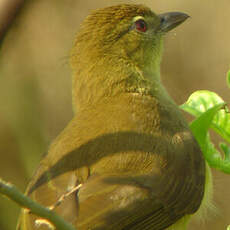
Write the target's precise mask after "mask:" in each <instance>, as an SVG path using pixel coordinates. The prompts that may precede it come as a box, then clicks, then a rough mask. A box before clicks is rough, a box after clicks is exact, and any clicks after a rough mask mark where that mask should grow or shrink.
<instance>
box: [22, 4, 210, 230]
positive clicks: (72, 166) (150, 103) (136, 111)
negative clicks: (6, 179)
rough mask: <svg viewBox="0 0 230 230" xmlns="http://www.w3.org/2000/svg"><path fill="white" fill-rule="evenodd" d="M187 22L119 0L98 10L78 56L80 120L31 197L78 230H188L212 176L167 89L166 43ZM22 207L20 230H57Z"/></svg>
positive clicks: (74, 61) (75, 90) (55, 148)
mask: <svg viewBox="0 0 230 230" xmlns="http://www.w3.org/2000/svg"><path fill="white" fill-rule="evenodd" d="M188 17H189V16H188V15H187V14H185V13H182V12H167V13H162V14H156V13H154V12H153V11H152V10H151V9H150V8H148V7H147V6H145V5H139V4H119V5H115V6H109V7H106V8H102V9H97V10H94V11H92V12H91V13H90V14H89V16H88V17H86V19H85V20H84V21H83V23H82V24H81V27H80V30H79V32H78V33H77V35H76V39H75V42H74V44H73V48H72V51H71V55H70V64H71V68H72V72H73V74H72V99H73V103H72V106H73V111H74V115H73V118H72V120H71V121H70V122H69V124H68V125H67V126H66V127H65V128H64V130H63V131H62V132H61V133H60V134H59V135H58V137H57V138H56V139H55V140H54V141H53V142H52V143H51V145H50V147H49V149H48V153H47V154H46V155H45V156H44V157H43V159H42V160H41V162H40V164H39V166H38V168H37V170H36V171H35V174H34V175H33V177H32V179H31V181H30V183H29V185H28V187H27V189H26V195H28V196H29V197H30V198H32V199H33V200H35V201H36V202H38V203H39V204H41V205H43V206H45V207H49V208H50V209H52V210H54V211H55V212H56V213H57V214H59V215H60V216H61V217H63V218H64V219H65V220H66V221H68V222H70V223H72V224H73V226H75V227H76V229H77V230H89V229H90V230H163V229H168V230H185V229H187V226H188V223H189V222H190V220H191V217H192V216H195V217H198V216H200V215H202V213H203V212H205V210H206V209H207V207H208V204H209V203H210V200H211V196H212V178H211V173H210V170H209V167H208V165H207V164H206V162H205V159H204V157H203V154H202V152H201V149H200V147H199V145H198V143H197V141H196V139H195V137H194V136H193V134H192V132H191V131H190V129H189V125H188V123H187V121H186V119H185V118H184V117H183V114H182V113H181V111H180V109H179V107H178V106H177V105H176V103H175V102H174V101H173V99H172V98H171V97H170V95H169V94H168V93H167V91H166V89H165V88H164V86H163V85H162V83H161V78H160V63H161V59H162V53H163V39H164V37H165V35H166V34H167V32H169V31H171V30H172V29H174V28H175V27H177V26H178V25H180V24H181V23H183V22H184V21H186V19H187V18H188ZM50 225H51V224H49V222H47V221H45V220H42V219H41V218H39V216H36V215H34V214H32V213H30V212H29V211H28V210H26V209H23V210H22V214H21V217H20V220H19V228H18V229H20V230H35V229H38V230H39V229H42V230H44V229H50Z"/></svg>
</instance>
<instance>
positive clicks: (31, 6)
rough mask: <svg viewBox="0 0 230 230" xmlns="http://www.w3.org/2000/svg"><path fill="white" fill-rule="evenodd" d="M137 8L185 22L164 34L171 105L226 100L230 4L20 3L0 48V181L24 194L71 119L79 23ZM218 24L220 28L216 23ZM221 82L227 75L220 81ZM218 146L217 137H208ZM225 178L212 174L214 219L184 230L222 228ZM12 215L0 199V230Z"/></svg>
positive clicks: (208, 0)
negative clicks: (72, 55) (179, 15)
mask: <svg viewBox="0 0 230 230" xmlns="http://www.w3.org/2000/svg"><path fill="white" fill-rule="evenodd" d="M124 2H125V3H130V2H132V3H143V4H146V5H148V6H149V7H151V8H152V9H153V10H154V11H156V12H157V13H158V12H159V13H161V12H167V11H174V10H175V11H184V12H186V13H188V14H189V15H190V16H191V19H190V20H188V21H187V22H186V23H184V24H183V25H182V26H180V27H178V28H177V29H176V30H175V31H172V32H171V33H170V34H168V36H167V38H166V40H165V54H164V58H163V63H162V78H163V82H164V84H165V85H166V87H167V89H168V90H169V92H170V94H171V95H172V97H173V98H174V99H175V100H176V102H177V103H178V104H181V103H183V102H184V101H185V100H186V98H187V97H188V95H189V94H191V92H194V91H195V90H199V89H207V90H210V91H215V92H217V93H218V94H219V95H220V96H221V97H222V98H224V99H226V101H229V98H230V94H229V89H228V88H227V87H226V84H225V78H224V77H223V78H221V77H220V76H222V75H223V73H225V72H226V70H227V69H229V63H230V60H229V53H230V52H229V51H230V45H229V37H230V21H229V20H226V18H228V16H229V9H230V1H229V0H222V1H221V2H220V1H215V0H204V1H202V2H201V1H199V0H194V1H183V0H175V1H170V0H165V1H156V0H155V1H152V0H142V1H140V0H136V1H135V0H130V1H128V0H127V1H126V0H123V1H122V0H110V1H106V0H97V1H90V0H84V1H83V0H66V1H63V0H50V1H46V0H40V1H34V0H30V1H27V3H26V4H25V6H24V7H23V9H22V10H21V11H20V14H19V15H18V17H17V19H16V20H15V23H14V24H13V25H12V27H11V28H10V29H9V31H8V33H7V35H6V37H5V39H4V40H3V42H2V44H1V49H0V127H1V129H0V153H1V156H0V157H1V158H0V159H1V160H0V176H1V177H2V178H4V179H5V180H7V181H10V182H12V183H13V184H15V185H16V186H18V187H19V188H20V189H22V190H24V188H25V186H26V184H27V183H28V181H29V178H30V177H31V175H32V173H33V171H34V169H35V168H36V166H37V164H38V162H39V159H40V158H41V156H42V155H43V154H44V153H45V152H46V151H47V149H48V144H49V143H50V142H51V141H52V139H54V138H55V136H57V135H58V133H59V132H60V131H61V130H62V129H63V128H64V127H65V125H66V124H67V122H68V121H69V120H70V119H71V117H72V109H71V73H70V68H69V64H68V56H69V52H70V49H71V47H72V44H73V41H74V36H75V33H76V31H77V30H78V28H79V25H80V22H81V21H82V20H83V19H84V17H86V16H87V15H88V14H89V11H90V10H91V9H95V8H99V7H104V6H108V5H112V4H118V3H124ZM223 21H224V23H223ZM228 76H229V75H228ZM215 139H217V140H218V137H216V136H215ZM229 182H230V180H229V176H225V175H224V174H220V173H218V172H214V183H215V185H214V187H215V191H214V193H215V203H216V206H217V207H218V209H219V210H220V215H219V216H213V215H212V214H210V216H211V218H210V219H209V220H207V224H204V225H203V226H201V225H200V224H199V223H198V224H197V223H194V224H192V225H191V228H190V229H191V230H192V229H200V230H204V229H209V230H220V229H226V226H227V225H228V224H229V216H230V207H229V203H230V197H229V189H230V183H229ZM18 213H19V208H18V207H17V205H15V204H14V203H12V202H11V201H8V200H7V199H6V198H2V197H0V229H1V230H13V229H15V225H16V221H17V217H18Z"/></svg>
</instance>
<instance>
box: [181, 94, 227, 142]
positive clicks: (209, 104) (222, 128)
mask: <svg viewBox="0 0 230 230" xmlns="http://www.w3.org/2000/svg"><path fill="white" fill-rule="evenodd" d="M225 104H226V103H225V102H224V101H223V99H222V98H221V97H219V96H218V95H217V94H216V93H214V92H210V91H207V90H200V91H196V92H194V93H193V94H192V95H191V96H190V97H189V99H188V100H187V101H186V103H185V104H183V105H181V108H182V109H183V110H185V111H186V112H188V113H190V114H191V115H193V116H195V117H198V116H200V115H201V114H202V113H204V112H205V111H207V110H209V109H210V108H213V107H214V106H217V105H220V107H221V105H222V108H223V109H221V108H220V109H219V111H218V112H217V113H216V115H215V116H214V117H213V120H212V122H211V124H210V127H211V128H213V129H214V130H215V131H216V132H217V133H218V134H219V135H220V136H221V137H222V138H224V139H225V140H226V141H227V142H230V113H229V111H228V109H227V107H224V105H225ZM214 110H215V109H214Z"/></svg>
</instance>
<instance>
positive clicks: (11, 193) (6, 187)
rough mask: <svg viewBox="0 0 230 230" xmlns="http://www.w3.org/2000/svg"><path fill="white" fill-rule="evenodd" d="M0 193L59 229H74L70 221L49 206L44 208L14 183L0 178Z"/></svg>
mask: <svg viewBox="0 0 230 230" xmlns="http://www.w3.org/2000/svg"><path fill="white" fill-rule="evenodd" d="M0 193H2V194H3V195H5V196H7V197H8V198H10V199H11V200H13V201H15V202H16V203H17V204H19V205H20V206H22V207H24V208H27V209H29V210H30V212H31V213H33V214H36V215H38V216H40V217H42V218H44V219H46V220H48V221H49V222H50V223H52V225H54V226H55V227H56V229H59V230H76V229H75V228H74V227H73V226H72V225H71V224H70V223H68V222H66V221H65V220H64V219H63V218H62V217H60V216H58V215H57V214H56V213H55V212H53V211H52V210H50V209H49V208H45V207H43V206H41V205H39V204H38V203H36V202H35V201H33V200H31V199H30V198H29V197H27V196H25V195H24V194H23V193H21V192H20V191H19V190H18V189H17V188H16V187H15V186H14V185H12V184H10V183H7V182H5V181H3V180H2V179H1V178H0Z"/></svg>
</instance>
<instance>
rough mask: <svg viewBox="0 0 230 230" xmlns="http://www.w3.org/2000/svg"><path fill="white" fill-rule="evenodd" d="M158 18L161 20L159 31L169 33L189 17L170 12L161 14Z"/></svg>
mask: <svg viewBox="0 0 230 230" xmlns="http://www.w3.org/2000/svg"><path fill="white" fill-rule="evenodd" d="M158 17H159V18H160V25H159V31H161V32H168V31H170V30H172V29H173V28H175V27H177V26H178V25H180V24H181V23H182V22H184V21H185V20H186V19H187V18H189V15H187V14H185V13H181V12H168V13H164V14H159V15H158Z"/></svg>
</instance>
